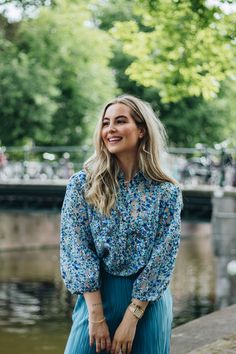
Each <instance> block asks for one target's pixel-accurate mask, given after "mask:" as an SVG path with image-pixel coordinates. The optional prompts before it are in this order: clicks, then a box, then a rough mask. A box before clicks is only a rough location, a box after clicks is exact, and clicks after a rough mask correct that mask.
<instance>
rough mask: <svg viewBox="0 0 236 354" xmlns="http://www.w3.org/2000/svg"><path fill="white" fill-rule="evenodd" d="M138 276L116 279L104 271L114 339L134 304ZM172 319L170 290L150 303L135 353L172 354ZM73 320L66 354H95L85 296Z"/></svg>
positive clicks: (105, 303) (105, 302)
mask: <svg viewBox="0 0 236 354" xmlns="http://www.w3.org/2000/svg"><path fill="white" fill-rule="evenodd" d="M136 277H137V275H132V276H128V277H121V276H114V275H111V274H108V273H107V272H105V271H104V270H103V269H102V270H101V295H102V302H103V308H104V315H105V317H106V320H107V324H108V327H109V331H110V336H111V340H112V338H113V336H114V333H115V331H116V329H117V327H118V326H119V324H120V322H121V320H122V318H123V315H124V313H125V311H126V309H127V306H128V305H129V304H130V301H131V294H132V288H133V282H134V281H135V279H136ZM172 319H173V315H172V296H171V293H170V289H169V288H167V290H166V291H165V292H164V293H163V295H162V297H161V298H160V299H159V300H158V301H154V302H150V303H149V304H148V306H147V308H146V310H145V313H144V316H143V317H142V318H141V319H140V320H139V321H138V324H137V330H136V334H135V338H134V341H133V346H132V352H131V353H132V354H169V352H170V336H171V326H172ZM72 320H73V324H72V327H71V331H70V335H69V338H68V341H67V344H66V348H65V353H64V354H95V353H96V348H95V345H94V347H92V348H91V347H90V346H89V333H88V310H87V305H86V302H85V299H84V297H83V295H79V296H78V298H77V301H76V304H75V307H74V310H73V314H72ZM101 353H106V352H105V351H101Z"/></svg>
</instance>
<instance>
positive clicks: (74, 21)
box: [0, 1, 115, 145]
mask: <svg viewBox="0 0 236 354" xmlns="http://www.w3.org/2000/svg"><path fill="white" fill-rule="evenodd" d="M3 41H4V39H3ZM5 43H7V42H6V39H5ZM8 43H10V42H9V41H8ZM11 46H12V48H13V47H14V51H15V54H14V53H13V51H8V49H7V48H5V49H4V50H3V51H4V53H5V54H4V55H6V57H8V58H10V59H11V60H9V62H8V63H7V59H6V62H5V64H6V68H3V66H1V67H0V75H1V71H2V72H5V74H4V75H5V76H6V77H7V78H8V80H10V79H9V77H11V75H10V70H11V68H12V65H13V64H12V62H14V60H15V59H14V57H17V58H19V60H18V64H17V65H18V67H17V68H16V70H15V71H16V72H17V73H18V75H19V76H20V78H19V80H18V81H17V80H15V79H13V78H12V79H11V80H10V81H11V85H10V84H7V83H6V84H5V86H4V87H3V83H2V81H1V82H0V89H2V90H5V101H4V102H3V106H2V105H1V111H2V112H1V120H2V121H3V122H4V131H8V132H9V137H8V138H6V136H5V133H4V132H3V130H2V129H1V133H0V134H1V137H0V138H1V140H2V143H3V144H6V143H8V144H10V143H11V144H15V143H19V144H21V143H23V142H24V141H25V140H27V139H32V140H33V141H34V142H35V143H36V144H50V145H53V144H60V145H68V144H78V143H81V142H85V141H86V138H87V137H89V138H88V139H89V140H87V141H90V137H91V133H92V131H93V129H94V126H95V124H96V120H97V114H98V112H99V110H100V108H101V105H102V104H103V103H104V101H105V100H107V99H108V98H110V97H111V96H113V94H114V92H115V83H114V78H113V74H112V70H111V69H109V68H108V61H109V58H110V56H111V50H110V40H109V36H108V35H107V34H106V33H105V32H104V31H102V30H100V29H98V28H96V27H95V26H94V25H93V23H92V20H91V13H90V10H89V9H88V6H87V4H86V3H85V2H84V1H79V3H78V2H67V1H58V2H57V6H55V7H54V8H46V7H44V8H42V9H41V10H40V13H39V15H38V17H37V18H35V19H27V20H24V21H22V22H21V23H20V24H19V27H18V30H17V31H16V35H15V38H14V44H13V43H11ZM22 58H23V59H22ZM23 63H24V64H23ZM23 69H24V70H23ZM6 70H8V72H6ZM22 70H23V72H24V75H23V74H22ZM20 73H21V74H20ZM15 81H17V82H18V86H16V87H15V86H14V85H16V84H15ZM11 86H12V87H14V90H13V91H14V92H18V96H17V98H15V99H14V100H13V99H12V93H11V92H13V91H12V89H11ZM6 87H7V89H6ZM23 87H24V88H25V89H24V90H23V89H22V88H23ZM48 91H49V92H48ZM50 93H51V94H50ZM27 95H29V96H30V97H32V99H28V96H27ZM47 100H49V101H50V105H49V106H48V110H45V111H43V109H42V114H41V113H40V114H39V112H38V108H37V107H38V106H40V107H41V108H42V107H44V106H45V107H46V108H47V103H46V102H47ZM7 102H11V105H10V106H11V109H10V112H9V111H8V109H7V107H6V103H7ZM23 107H24V109H23ZM45 107H44V109H46V108H45ZM42 117H43V118H42ZM16 122H17V123H16ZM33 122H35V124H36V125H37V126H38V127H41V128H42V129H39V130H38V131H37V132H36V130H35V129H34V128H33V127H34V124H33ZM45 122H47V124H46V125H45ZM14 126H18V127H19V128H18V129H14ZM30 126H31V127H30ZM9 127H12V128H13V132H12V133H11V132H10V131H9ZM24 129H25V136H24V137H22V134H18V133H17V132H18V131H19V130H21V131H24ZM28 131H30V134H29V133H28ZM13 136H14V140H13Z"/></svg>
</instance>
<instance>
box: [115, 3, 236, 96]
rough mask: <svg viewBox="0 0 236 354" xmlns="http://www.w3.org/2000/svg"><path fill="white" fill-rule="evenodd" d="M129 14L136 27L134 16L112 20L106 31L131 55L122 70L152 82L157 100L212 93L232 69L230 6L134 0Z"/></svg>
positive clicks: (234, 68)
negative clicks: (130, 60)
mask: <svg viewBox="0 0 236 354" xmlns="http://www.w3.org/2000/svg"><path fill="white" fill-rule="evenodd" d="M141 5H142V6H141ZM135 15H136V16H139V21H140V23H141V27H140V23H138V22H137V21H134V20H130V21H125V22H117V23H116V25H115V27H114V28H113V29H112V33H113V35H114V37H115V38H117V39H120V40H122V42H123V50H124V52H125V53H127V54H129V55H130V56H132V58H133V60H132V63H131V64H130V65H129V67H128V68H127V70H126V74H127V75H128V76H129V77H130V78H131V79H133V80H135V81H136V82H138V83H139V84H142V85H143V86H145V87H155V88H157V89H158V92H159V95H160V97H161V100H162V102H177V101H179V100H181V99H182V98H184V97H190V96H203V98H204V99H211V98H214V97H216V96H217V94H218V93H219V91H220V85H221V83H222V82H223V81H224V80H225V79H227V78H231V77H232V76H233V75H235V72H236V65H235V60H234V58H235V54H236V50H235V48H236V44H235V28H236V27H235V23H236V14H235V13H234V12H232V13H225V12H224V11H223V10H222V8H221V7H219V6H218V7H216V6H214V7H207V5H206V2H203V1H199V2H197V1H193V0H185V1H180V0H176V1H173V0H166V1H156V2H154V1H146V0H143V1H140V0H137V1H136V7H135Z"/></svg>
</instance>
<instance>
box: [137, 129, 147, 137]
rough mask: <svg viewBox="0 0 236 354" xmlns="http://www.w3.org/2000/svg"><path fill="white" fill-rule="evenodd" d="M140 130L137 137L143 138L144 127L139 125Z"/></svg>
mask: <svg viewBox="0 0 236 354" xmlns="http://www.w3.org/2000/svg"><path fill="white" fill-rule="evenodd" d="M139 130H140V132H139V138H140V139H141V138H143V137H144V135H145V131H146V130H145V128H144V127H141V128H140V129H139Z"/></svg>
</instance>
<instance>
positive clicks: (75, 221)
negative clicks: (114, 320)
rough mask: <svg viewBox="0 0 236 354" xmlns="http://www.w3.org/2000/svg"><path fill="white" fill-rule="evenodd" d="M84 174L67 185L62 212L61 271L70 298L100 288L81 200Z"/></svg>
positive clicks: (95, 255) (85, 212)
mask: <svg viewBox="0 0 236 354" xmlns="http://www.w3.org/2000/svg"><path fill="white" fill-rule="evenodd" d="M84 177H85V173H84V172H83V171H80V172H78V173H76V174H74V175H73V176H72V177H71V178H70V180H69V183H68V185H67V188H66V194H65V198H64V202H63V206H62V210H61V229H60V267H61V274H62V278H63V280H64V282H65V285H66V287H67V288H68V290H69V291H70V292H71V293H72V294H83V293H84V292H87V291H88V292H92V291H96V290H98V289H99V288H100V281H99V259H98V256H97V254H96V252H95V247H94V244H93V239H92V235H91V230H90V227H89V221H88V215H87V203H86V201H85V199H84V196H83V189H82V187H83V183H84V182H85V178H84Z"/></svg>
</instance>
